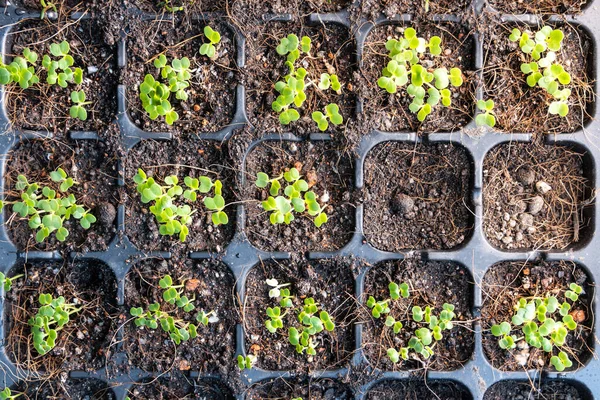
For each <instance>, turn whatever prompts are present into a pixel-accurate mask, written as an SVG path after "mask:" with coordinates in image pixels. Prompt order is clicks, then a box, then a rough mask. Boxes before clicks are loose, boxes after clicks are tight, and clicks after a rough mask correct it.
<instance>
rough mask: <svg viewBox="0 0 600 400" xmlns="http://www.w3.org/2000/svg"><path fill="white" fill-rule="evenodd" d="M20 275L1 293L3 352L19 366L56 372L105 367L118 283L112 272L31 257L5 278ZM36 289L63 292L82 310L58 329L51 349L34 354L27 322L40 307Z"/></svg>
mask: <svg viewBox="0 0 600 400" xmlns="http://www.w3.org/2000/svg"><path fill="white" fill-rule="evenodd" d="M19 274H25V276H24V277H21V278H18V279H16V280H14V282H13V288H12V290H11V291H10V292H8V293H7V294H6V302H5V308H4V321H5V324H6V338H5V340H6V352H7V354H8V356H9V358H10V359H11V360H13V361H14V362H15V363H16V364H18V365H19V366H21V367H23V368H26V369H29V370H33V371H45V372H48V373H55V372H58V371H61V370H64V371H69V370H85V371H88V370H96V369H99V368H101V367H103V366H104V364H105V359H106V354H105V351H106V349H107V348H108V346H109V345H110V343H111V341H112V339H113V338H114V335H115V331H116V324H114V323H113V319H114V317H116V312H117V309H116V296H117V283H116V278H115V276H114V274H113V272H112V271H111V270H110V269H109V268H108V267H107V266H106V265H104V264H101V263H98V262H82V261H77V262H74V263H67V262H65V263H63V262H57V261H35V262H28V263H25V264H21V265H18V266H16V267H15V268H13V269H12V270H11V272H10V273H9V276H16V275H19ZM40 293H50V294H51V295H52V296H53V298H56V297H58V296H64V297H65V300H66V302H67V303H75V304H77V305H79V306H80V307H82V309H81V310H80V311H79V312H77V313H75V314H71V316H70V319H71V321H70V322H69V323H67V324H66V325H65V326H64V327H63V328H62V330H60V331H59V333H58V338H57V341H56V347H54V349H53V350H51V351H50V352H49V353H47V354H46V355H44V356H39V355H38V353H37V351H36V350H35V349H34V347H33V342H32V337H31V328H30V326H29V325H28V323H27V321H28V320H29V318H31V317H33V316H34V315H35V314H36V313H37V311H38V309H39V307H40V305H39V302H38V297H39V294H40Z"/></svg>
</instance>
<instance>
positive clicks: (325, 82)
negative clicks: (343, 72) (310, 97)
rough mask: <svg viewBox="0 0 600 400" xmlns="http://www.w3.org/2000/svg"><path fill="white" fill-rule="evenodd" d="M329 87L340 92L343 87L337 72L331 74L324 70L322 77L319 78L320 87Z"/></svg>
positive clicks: (324, 88)
mask: <svg viewBox="0 0 600 400" xmlns="http://www.w3.org/2000/svg"><path fill="white" fill-rule="evenodd" d="M329 88H331V89H333V91H334V92H339V91H340V89H341V88H342V85H341V84H340V81H339V79H338V76H337V75H336V74H332V75H329V74H328V73H326V72H324V73H322V74H321V79H320V80H319V89H321V90H327V89H329ZM338 94H339V93H338Z"/></svg>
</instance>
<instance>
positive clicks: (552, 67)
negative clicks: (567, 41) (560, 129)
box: [509, 26, 571, 117]
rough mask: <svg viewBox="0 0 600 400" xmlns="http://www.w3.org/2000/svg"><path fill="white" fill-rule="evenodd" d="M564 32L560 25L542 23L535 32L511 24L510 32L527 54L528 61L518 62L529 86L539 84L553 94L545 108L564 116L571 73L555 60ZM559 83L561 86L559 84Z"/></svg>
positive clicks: (512, 39) (511, 38)
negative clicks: (555, 26) (541, 26)
mask: <svg viewBox="0 0 600 400" xmlns="http://www.w3.org/2000/svg"><path fill="white" fill-rule="evenodd" d="M563 38H564V33H563V32H562V31H561V30H560V29H552V28H551V27H549V26H544V27H543V28H542V29H540V30H539V31H537V32H536V33H535V34H534V33H532V32H531V31H529V30H526V31H523V32H521V31H520V30H519V29H517V28H514V29H513V30H512V32H511V34H510V36H509V39H510V40H511V41H512V42H519V47H520V48H521V51H522V52H523V53H525V54H526V55H528V56H529V58H530V60H528V61H529V62H524V63H523V64H521V72H523V74H525V75H527V84H528V85H529V87H535V86H539V87H540V88H542V89H544V90H545V91H546V92H548V94H549V95H551V96H552V101H551V102H550V105H549V107H548V112H549V113H550V114H553V115H559V116H561V117H566V116H567V114H568V113H569V105H568V101H569V97H570V96H571V89H569V88H567V87H565V86H566V85H568V84H570V83H571V75H570V74H569V73H568V72H567V71H566V70H565V68H564V67H563V66H562V65H561V64H560V63H558V62H557V61H556V52H557V51H559V50H560V48H561V45H562V41H563ZM561 86H562V88H561Z"/></svg>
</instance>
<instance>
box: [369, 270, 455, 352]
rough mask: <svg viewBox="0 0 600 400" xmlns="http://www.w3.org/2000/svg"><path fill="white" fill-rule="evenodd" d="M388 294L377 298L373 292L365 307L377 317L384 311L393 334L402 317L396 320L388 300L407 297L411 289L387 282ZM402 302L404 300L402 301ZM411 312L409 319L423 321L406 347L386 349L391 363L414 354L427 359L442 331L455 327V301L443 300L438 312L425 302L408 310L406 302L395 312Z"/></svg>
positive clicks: (397, 329)
mask: <svg viewBox="0 0 600 400" xmlns="http://www.w3.org/2000/svg"><path fill="white" fill-rule="evenodd" d="M388 289H389V291H390V298H388V299H385V300H382V301H377V300H376V299H375V298H374V297H373V296H369V299H368V300H367V307H368V308H370V309H371V315H372V316H373V317H374V318H376V319H379V318H381V317H383V316H384V315H386V319H385V326H386V327H388V328H389V329H392V330H393V332H394V335H399V334H400V333H401V332H402V329H403V328H404V324H403V323H402V321H400V320H397V319H396V318H395V317H394V316H392V315H391V308H390V304H391V303H392V302H394V301H399V299H400V298H402V299H408V298H409V297H410V290H409V286H408V284H407V283H401V284H400V285H398V284H397V283H394V282H390V284H389V285H388ZM402 305H404V303H402ZM406 314H411V316H412V321H414V322H415V323H417V324H420V325H423V326H421V327H420V328H418V329H416V330H415V331H414V334H413V335H412V336H411V338H410V339H409V341H408V344H407V346H406V347H401V348H400V351H398V350H397V349H395V348H393V347H391V348H389V349H388V350H387V355H388V357H389V359H390V360H391V361H392V362H393V363H398V362H400V359H402V360H405V361H406V360H408V359H409V358H411V356H412V358H414V359H417V360H420V358H419V356H420V357H422V359H424V360H427V359H429V357H431V356H433V355H434V351H433V349H434V347H435V343H436V342H438V341H440V340H442V339H443V333H444V331H446V330H451V329H452V328H453V327H454V323H453V320H454V317H455V316H456V315H455V313H454V305H452V304H448V303H445V304H444V305H443V306H442V310H441V311H440V313H439V314H438V315H436V314H435V313H434V308H432V307H430V306H426V307H425V309H423V308H421V307H420V306H413V307H412V309H411V310H410V312H409V309H408V306H406V307H405V309H403V311H402V312H400V313H399V314H398V315H406Z"/></svg>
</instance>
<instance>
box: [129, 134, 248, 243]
mask: <svg viewBox="0 0 600 400" xmlns="http://www.w3.org/2000/svg"><path fill="white" fill-rule="evenodd" d="M228 159H229V158H228V154H227V149H226V147H224V146H223V144H221V143H219V142H212V141H202V140H187V141H184V140H181V139H179V138H175V139H173V140H171V141H168V142H165V141H160V142H159V141H154V140H144V141H142V142H140V143H139V144H138V145H136V146H135V147H134V148H133V149H131V150H130V151H129V153H128V154H127V158H126V160H125V185H126V190H127V201H126V205H125V213H126V214H125V215H126V217H125V220H126V224H125V233H126V234H127V237H128V238H129V240H131V242H132V243H133V244H134V245H135V246H136V247H137V248H139V249H141V250H147V251H155V250H156V251H159V250H162V251H171V252H173V251H181V252H184V253H185V252H187V251H203V250H215V251H221V250H222V249H223V248H224V247H225V246H226V245H227V244H228V243H229V241H230V240H231V238H232V237H233V234H234V231H235V215H236V214H235V212H236V208H235V206H228V207H227V208H225V210H224V211H225V212H226V213H227V215H228V217H229V223H228V224H227V225H219V226H214V224H213V222H212V219H211V213H210V212H209V210H208V209H207V208H206V207H205V206H204V203H203V200H202V199H203V198H204V195H203V194H198V199H197V200H196V202H195V203H189V202H187V201H185V202H184V203H185V204H190V206H191V207H192V209H193V210H195V211H196V213H195V214H194V215H193V216H192V218H193V220H192V223H191V225H189V226H188V228H189V231H190V233H189V236H188V237H187V239H186V241H185V242H184V243H182V242H180V241H179V235H174V236H163V235H160V233H159V227H158V223H157V222H156V217H155V216H154V214H152V213H151V212H150V211H149V206H150V204H143V203H142V200H141V196H140V194H139V193H138V192H137V189H136V186H137V185H136V184H135V182H133V177H134V176H135V175H136V174H137V171H138V168H141V169H143V170H144V171H145V172H146V174H147V175H148V176H153V177H154V179H156V180H158V181H159V182H160V183H161V184H162V183H163V182H164V178H165V177H166V176H170V175H176V176H177V177H178V178H179V182H180V183H179V184H180V185H182V187H183V188H185V185H184V183H183V181H184V178H185V177H186V176H191V177H193V178H198V177H199V176H208V177H209V178H211V179H212V180H213V182H214V181H215V180H216V179H219V180H220V181H221V182H222V184H223V189H222V192H223V197H224V198H225V202H226V204H228V203H231V202H232V201H233V200H234V195H233V193H234V187H233V182H234V179H233V174H234V173H235V171H233V170H232V169H231V168H230V167H229V165H228V161H227V160H228ZM209 194H210V196H211V197H212V196H214V189H213V190H211V192H210V193H209ZM180 198H181V201H182V202H183V201H184V199H183V197H180ZM178 201H179V200H178ZM184 203H182V204H184Z"/></svg>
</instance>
